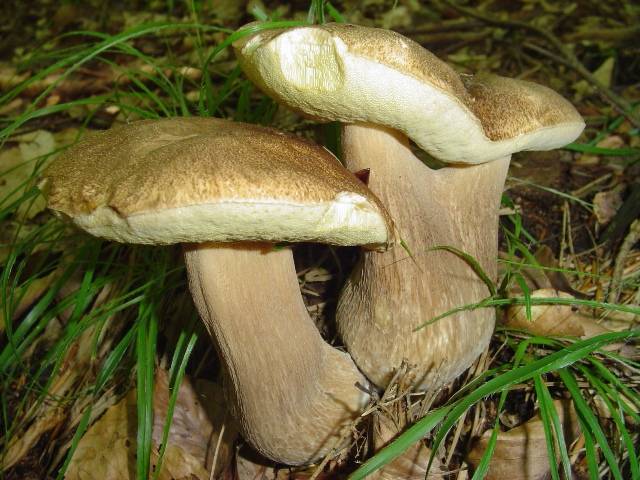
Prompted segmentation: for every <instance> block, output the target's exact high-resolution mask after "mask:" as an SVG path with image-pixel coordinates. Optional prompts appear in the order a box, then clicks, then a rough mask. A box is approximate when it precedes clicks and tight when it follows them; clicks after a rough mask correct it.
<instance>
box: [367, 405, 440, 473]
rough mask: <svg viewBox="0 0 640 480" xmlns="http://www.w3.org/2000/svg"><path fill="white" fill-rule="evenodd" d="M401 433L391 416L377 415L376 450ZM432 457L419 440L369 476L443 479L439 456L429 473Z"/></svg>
mask: <svg viewBox="0 0 640 480" xmlns="http://www.w3.org/2000/svg"><path fill="white" fill-rule="evenodd" d="M399 433H400V432H399V429H398V427H397V426H396V425H394V422H393V421H392V420H391V419H390V418H388V417H386V416H384V415H382V414H379V415H376V424H375V433H374V442H375V448H376V450H379V449H380V448H382V447H384V446H385V445H387V444H388V443H390V442H391V440H393V439H394V438H395V437H396V436H397V435H398V434H399ZM430 458H431V450H430V449H429V448H427V446H426V445H425V444H424V443H423V442H418V443H416V444H414V445H412V446H411V447H409V448H408V449H407V450H405V451H404V452H403V453H402V455H400V456H399V457H397V458H396V459H395V460H393V461H392V462H390V463H388V464H386V465H385V466H384V467H382V468H380V469H379V470H377V471H376V472H374V473H373V474H371V475H370V476H369V477H367V478H370V479H372V480H374V479H376V480H394V479H398V478H404V479H408V480H424V479H429V480H440V479H443V478H444V476H443V474H442V473H441V471H440V462H439V461H438V459H437V458H434V460H433V463H432V464H431V468H430V470H429V474H428V475H427V467H428V466H429V459H430Z"/></svg>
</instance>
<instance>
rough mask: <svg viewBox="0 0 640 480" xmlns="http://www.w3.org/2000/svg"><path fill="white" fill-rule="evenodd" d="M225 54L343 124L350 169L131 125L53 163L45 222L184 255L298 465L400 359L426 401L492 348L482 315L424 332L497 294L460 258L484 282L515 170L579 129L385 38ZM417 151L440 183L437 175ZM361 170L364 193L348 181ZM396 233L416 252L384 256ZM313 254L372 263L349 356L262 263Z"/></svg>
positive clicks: (353, 311)
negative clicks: (341, 252) (355, 253)
mask: <svg viewBox="0 0 640 480" xmlns="http://www.w3.org/2000/svg"><path fill="white" fill-rule="evenodd" d="M234 48H235V50H236V53H237V56H238V58H239V61H240V65H241V66H242V68H243V69H244V71H245V73H246V74H247V76H248V77H249V78H250V79H251V80H253V81H254V82H255V83H256V84H257V85H258V86H259V87H260V88H261V89H262V90H263V91H264V92H265V93H267V94H268V95H270V96H272V97H273V98H275V99H276V100H278V101H279V102H281V103H283V104H285V105H287V106H288V107H290V108H293V109H295V110H297V111H299V112H302V113H304V114H306V115H309V116H311V117H313V118H315V119H318V120H321V121H335V120H338V121H341V122H343V123H344V126H343V132H342V152H343V157H344V162H345V164H346V167H347V168H346V169H345V168H344V167H343V166H342V165H340V164H339V162H338V160H337V159H336V158H335V157H333V156H332V155H331V154H330V153H328V151H326V150H324V149H322V148H321V147H318V146H315V145H312V144H310V143H309V142H306V141H303V140H301V139H299V138H297V137H294V136H291V135H285V134H282V133H280V132H277V131H275V130H271V129H267V128H263V127H258V126H255V125H247V124H240V123H234V122H229V121H225V120H219V119H211V118H209V119H204V118H174V119H165V120H156V121H141V122H135V123H132V124H129V125H123V126H120V127H116V128H113V129H112V130H109V131H106V132H103V133H100V134H96V135H93V136H91V137H88V138H86V139H85V140H83V141H82V142H80V143H79V144H78V145H76V146H75V147H73V148H71V149H70V150H69V151H68V152H66V154H65V155H63V156H62V157H61V158H59V159H57V160H56V161H55V162H54V163H53V164H52V165H51V166H50V167H49V169H48V170H47V171H46V174H45V184H46V190H47V194H48V202H49V208H51V209H52V210H54V211H55V212H58V213H59V214H60V215H61V216H64V217H68V218H69V219H71V221H73V222H74V223H75V224H76V225H78V226H79V227H80V228H82V229H84V230H86V231H87V232H89V233H91V234H93V235H96V236H99V237H102V238H106V239H110V240H115V241H119V242H127V243H143V244H175V243H182V244H184V252H185V262H186V266H187V273H188V277H189V287H190V290H191V293H192V295H193V298H194V302H195V304H196V306H197V308H198V311H199V313H200V316H201V317H202V320H203V321H204V323H205V325H206V327H207V329H208V331H209V333H210V334H211V336H212V338H213V339H214V342H215V345H216V348H217V350H218V353H219V356H220V358H221V361H222V363H223V367H224V368H223V370H224V374H225V381H226V386H227V396H228V398H229V401H230V404H231V409H232V412H233V413H234V415H235V417H236V418H237V420H238V421H239V423H240V425H241V430H242V433H243V436H244V437H245V439H246V440H247V441H248V442H250V443H251V445H253V447H254V448H255V449H256V450H257V451H259V452H260V453H261V454H263V455H264V456H266V457H268V458H270V459H272V460H275V461H277V462H281V463H285V464H289V465H297V464H305V463H310V462H313V461H316V460H318V459H319V458H321V457H322V456H324V455H326V454H327V453H328V452H329V450H330V449H331V448H332V447H334V446H335V445H336V442H337V441H338V440H339V439H340V438H341V437H342V433H343V430H344V429H345V427H346V426H347V425H348V423H349V421H350V420H352V419H353V418H355V417H356V416H357V415H359V413H360V411H361V409H362V407H363V406H364V405H365V404H366V402H367V401H368V400H369V393H368V392H370V391H371V390H370V388H372V386H371V385H370V384H369V382H372V383H373V384H374V385H376V386H378V387H385V386H386V385H387V383H388V382H389V381H390V379H391V377H392V376H393V374H394V372H395V370H396V369H397V368H398V367H399V366H400V364H401V363H402V362H403V361H405V360H408V361H409V362H410V363H411V364H413V365H415V372H417V374H418V378H419V381H418V383H417V385H416V387H417V388H422V389H433V388H437V387H438V386H440V385H442V384H444V383H446V382H448V381H450V380H451V379H453V378H455V377H456V376H457V375H459V374H460V373H461V372H462V371H463V370H465V369H466V368H467V367H468V366H469V365H470V364H471V363H472V362H473V361H474V360H475V359H476V358H477V356H478V355H479V354H480V353H481V352H482V350H483V349H485V348H486V346H487V344H488V342H489V339H490V337H491V334H492V331H493V327H494V322H495V313H494V311H493V310H491V309H487V308H485V309H477V310H473V311H459V312H458V313H455V314H453V315H449V316H447V317H445V318H443V319H441V320H440V321H438V322H436V323H434V324H431V325H429V326H428V327H426V328H423V329H421V330H419V331H415V328H416V327H417V326H419V325H420V324H422V323H424V322H425V321H428V320H430V319H431V318H434V317H436V316H439V315H441V314H443V313H445V312H448V311H450V310H452V309H456V308H458V307H461V306H464V305H467V304H472V303H475V302H478V301H479V300H481V299H483V298H485V297H486V296H487V295H489V291H488V288H487V285H486V284H485V283H484V282H483V280H482V279H481V278H480V277H479V275H478V274H477V272H476V271H475V270H474V268H472V266H470V265H469V263H468V262H467V261H466V259H465V258H464V256H458V255H455V254H453V253H451V251H463V252H465V253H466V254H468V255H470V256H471V257H473V258H475V259H476V261H477V262H478V263H479V264H480V266H481V267H482V268H483V270H484V271H485V272H487V273H488V275H489V276H490V277H492V278H495V275H496V258H497V226H498V221H497V220H498V207H499V203H500V198H501V193H502V187H503V184H504V180H505V177H506V173H507V169H508V165H509V159H510V156H511V154H513V153H514V152H517V151H520V150H546V149H552V148H557V147H560V146H562V145H564V144H566V143H568V142H571V141H572V140H574V139H575V138H576V137H577V136H578V135H579V134H580V132H581V131H582V129H583V128H584V122H583V121H582V118H581V117H580V115H579V114H578V113H577V111H576V110H575V109H574V108H573V106H571V104H570V103H569V102H567V101H566V100H565V99H563V98H562V97H561V96H559V95H558V94H557V93H555V92H553V91H552V90H550V89H548V88H546V87H543V86H540V85H537V84H534V83H530V82H525V81H520V80H514V79H508V78H502V77H497V76H489V75H485V76H475V77H473V76H462V75H459V74H457V73H456V72H455V71H454V70H453V69H451V68H450V67H449V66H448V65H447V64H445V63H444V62H442V61H440V60H439V59H438V58H436V57H435V56H434V55H432V54H431V53H430V52H428V51H427V50H425V49H424V48H422V47H421V46H420V45H418V44H416V43H415V42H413V41H411V40H409V39H407V38H405V37H403V36H401V35H399V34H396V33H394V32H390V31H386V30H380V29H373V28H366V27H358V26H354V25H344V24H339V25H338V24H327V25H316V26H308V27H299V28H291V29H286V30H267V31H261V32H259V33H255V34H253V35H250V36H248V37H244V38H242V39H241V40H239V41H238V42H237V43H236V44H235V45H234ZM409 139H411V140H412V141H413V142H415V144H416V145H417V146H418V147H419V148H421V149H422V150H423V151H424V152H426V153H428V154H429V155H431V156H432V157H435V158H436V159H438V160H439V161H441V162H443V163H444V165H445V166H444V167H443V168H440V169H432V168H429V167H428V166H427V165H425V164H424V163H423V162H422V161H421V160H420V159H419V158H418V157H416V156H415V155H414V153H413V152H412V147H411V145H410V140H409ZM362 169H368V170H369V171H370V176H369V188H367V186H365V185H364V184H363V183H361V182H359V181H358V180H357V179H356V177H355V176H354V175H352V174H351V173H349V170H351V171H358V170H362ZM372 192H373V193H372ZM379 199H380V200H379ZM391 219H393V223H392V220H391ZM394 224H395V227H394ZM396 228H397V231H398V232H399V235H400V237H401V238H402V240H403V242H402V243H403V244H404V245H405V246H408V249H407V248H404V247H403V246H400V245H398V242H395V243H394V241H393V239H394V238H395V235H396ZM311 241H314V242H316V241H317V242H324V243H330V244H334V245H362V246H365V247H368V250H366V251H364V252H363V254H362V257H361V261H360V262H359V264H358V265H357V267H356V268H355V270H354V272H353V273H352V275H351V277H350V278H349V280H348V282H347V284H346V286H345V287H344V290H343V292H342V294H341V297H340V300H339V305H338V311H337V320H336V321H337V324H338V329H339V332H340V334H341V335H342V339H343V340H344V342H345V344H346V346H347V350H348V352H349V353H344V352H341V351H339V350H337V349H335V348H333V347H331V346H329V345H328V344H327V343H325V342H324V340H323V339H322V338H321V336H320V334H319V332H318V330H317V329H316V327H315V326H314V325H313V322H312V321H311V319H310V318H309V316H308V314H307V311H306V308H305V306H304V304H303V302H302V298H301V296H300V292H299V287H298V282H297V277H296V272H295V267H294V264H293V258H292V254H291V250H290V249H289V248H273V243H274V242H311ZM438 246H447V247H452V248H449V249H448V250H443V249H437V248H435V247H438ZM387 247H390V248H389V249H388V250H386V251H374V250H385V249H386V248H387ZM407 250H408V251H410V252H411V254H409V253H408V251H407ZM352 357H353V360H352ZM354 361H355V363H354Z"/></svg>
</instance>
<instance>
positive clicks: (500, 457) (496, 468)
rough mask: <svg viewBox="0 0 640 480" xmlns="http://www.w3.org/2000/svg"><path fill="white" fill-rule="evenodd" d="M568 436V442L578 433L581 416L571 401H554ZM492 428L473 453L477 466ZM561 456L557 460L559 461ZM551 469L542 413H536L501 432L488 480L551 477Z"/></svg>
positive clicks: (479, 441)
mask: <svg viewBox="0 0 640 480" xmlns="http://www.w3.org/2000/svg"><path fill="white" fill-rule="evenodd" d="M553 404H554V407H555V409H556V412H558V417H559V419H560V423H561V425H562V426H563V432H564V438H565V441H566V443H567V445H568V444H570V443H571V441H573V439H574V438H575V436H576V435H577V433H578V420H577V417H576V413H575V410H574V409H573V405H572V404H571V402H561V401H559V400H556V401H554V402H553ZM491 433H492V432H491V430H489V431H487V432H485V433H484V434H483V435H482V437H481V438H480V439H479V440H478V441H477V442H476V444H475V445H474V447H473V449H472V450H471V452H470V453H469V462H470V463H471V464H472V465H473V467H474V468H475V467H477V466H478V464H479V463H480V459H481V458H482V455H483V454H484V452H485V451H486V449H487V445H488V443H489V439H490V438H491ZM558 460H559V459H558V458H556V461H555V462H554V463H555V464H556V465H557V462H558ZM549 471H550V465H549V457H548V455H547V443H546V439H545V434H544V426H543V423H542V419H541V418H540V415H539V414H538V415H536V416H535V417H533V418H532V419H531V420H528V421H527V422H525V423H524V424H522V425H520V426H519V427H516V428H513V429H511V430H508V431H506V432H501V433H499V434H498V439H497V443H496V447H495V450H494V452H493V456H492V457H491V461H490V462H489V470H488V471H487V474H486V476H485V477H484V478H485V479H486V480H504V479H509V480H537V479H543V478H547V476H548V475H549Z"/></svg>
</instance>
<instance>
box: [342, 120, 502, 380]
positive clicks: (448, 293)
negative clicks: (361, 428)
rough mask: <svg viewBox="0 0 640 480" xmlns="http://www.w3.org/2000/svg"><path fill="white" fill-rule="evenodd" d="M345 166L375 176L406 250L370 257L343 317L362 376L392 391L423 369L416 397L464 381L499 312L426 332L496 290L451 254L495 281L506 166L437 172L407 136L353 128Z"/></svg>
mask: <svg viewBox="0 0 640 480" xmlns="http://www.w3.org/2000/svg"><path fill="white" fill-rule="evenodd" d="M342 148H343V156H344V159H345V163H346V166H347V168H349V169H350V170H352V171H356V170H360V169H364V168H369V169H370V180H369V188H370V189H371V190H372V191H373V192H374V193H375V194H376V195H377V196H378V197H379V198H380V199H381V200H382V202H383V203H384V204H385V205H386V207H387V209H388V210H389V212H390V213H391V216H392V218H393V219H394V221H395V223H396V226H397V228H398V230H399V235H400V237H401V238H402V239H403V240H404V243H405V244H406V245H407V246H408V249H409V251H410V253H411V255H412V256H413V257H414V258H413V259H412V258H411V256H410V254H409V253H408V252H407V251H406V250H405V249H403V248H402V247H401V246H399V245H398V244H396V246H395V247H394V248H393V249H391V250H389V251H387V252H384V253H372V252H364V253H363V256H362V259H361V261H360V263H359V264H358V266H357V267H356V270H355V271H354V272H353V274H352V275H351V277H350V279H349V280H348V282H347V284H346V286H345V288H344V290H343V292H342V295H341V298H340V301H339V304H338V311H337V322H338V330H339V332H340V334H341V335H342V338H343V339H344V341H345V344H346V345H347V349H348V351H349V352H350V353H351V356H352V357H353V359H354V360H355V362H356V364H357V365H358V366H359V367H360V369H361V370H362V371H363V372H364V374H365V375H366V376H367V377H368V378H369V380H371V381H373V382H374V383H375V384H376V385H378V386H384V385H386V384H387V383H388V381H389V380H390V379H391V376H392V375H393V372H394V371H395V369H396V368H397V367H399V366H400V364H401V362H402V360H403V359H407V360H408V361H409V362H410V363H411V364H415V365H416V366H417V371H416V373H417V375H418V377H417V378H418V379H419V381H418V382H417V387H419V388H423V389H432V388H437V387H438V386H441V385H442V384H444V383H446V382H449V381H450V380H452V379H453V378H455V377H456V376H457V375H459V374H460V373H462V371H464V370H465V369H466V368H467V367H469V366H470V364H471V363H472V362H473V361H474V360H475V359H476V358H477V357H478V355H479V354H480V353H481V352H482V350H483V349H484V348H485V347H486V346H487V344H488V342H489V339H490V338H491V334H492V332H493V327H494V323H495V312H494V311H493V309H490V308H484V309H476V310H471V311H463V312H459V313H456V314H453V315H450V316H447V317H445V318H443V319H441V320H439V321H437V322H435V323H434V324H431V325H428V326H426V327H424V328H422V329H421V330H418V331H414V329H415V328H416V327H418V326H419V325H421V324H422V323H424V322H426V321H428V320H430V319H432V318H434V317H436V316H437V315H439V314H442V313H444V312H447V311H449V310H451V309H453V308H456V307H460V306H463V305H468V304H471V303H475V302H478V301H479V300H481V299H483V298H486V297H487V296H488V295H489V290H488V288H487V286H486V285H485V284H484V283H483V281H482V280H481V279H480V278H479V277H478V275H477V274H476V273H474V271H473V270H472V269H471V267H470V266H469V265H468V264H467V263H466V262H465V261H463V260H462V259H461V258H460V257H458V256H457V255H455V254H453V253H450V252H448V251H443V250H437V251H433V250H431V251H430V250H429V249H431V248H433V247H435V246H439V245H448V246H452V247H455V248H456V249H459V250H462V251H464V252H466V253H468V254H470V255H471V256H473V257H474V258H475V259H476V260H477V261H478V263H479V264H480V265H481V266H482V268H483V269H484V271H485V272H486V273H487V274H488V275H489V276H490V277H491V278H495V276H496V258H497V226H498V207H499V202H500V196H501V193H502V187H503V185H504V181H505V177H506V173H507V169H508V164H509V157H504V158H501V159H499V160H496V161H493V162H490V163H485V164H480V165H473V166H464V167H462V166H460V167H457V166H454V167H451V166H448V167H446V168H442V169H440V170H433V169H430V168H428V167H427V166H425V165H424V164H423V163H422V161H421V160H419V159H418V158H417V157H415V156H414V155H413V153H412V152H411V149H410V147H409V142H408V140H407V137H406V136H404V135H403V134H402V133H400V132H398V131H395V130H390V129H386V128H383V127H380V126H374V125H369V124H359V125H347V126H345V127H344V129H343V135H342Z"/></svg>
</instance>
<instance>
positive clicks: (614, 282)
mask: <svg viewBox="0 0 640 480" xmlns="http://www.w3.org/2000/svg"><path fill="white" fill-rule="evenodd" d="M638 240H640V220H635V221H634V222H633V223H632V224H631V227H630V228H629V233H628V234H627V236H626V237H624V241H623V242H622V245H620V250H618V255H617V256H616V263H615V267H614V269H613V275H612V276H611V283H610V284H609V294H608V295H607V302H609V303H616V302H617V301H618V299H619V298H620V293H621V292H622V274H623V272H624V263H625V261H626V259H627V257H628V256H629V253H630V252H631V249H632V248H633V246H634V245H635V244H636V242H637V241H638Z"/></svg>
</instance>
